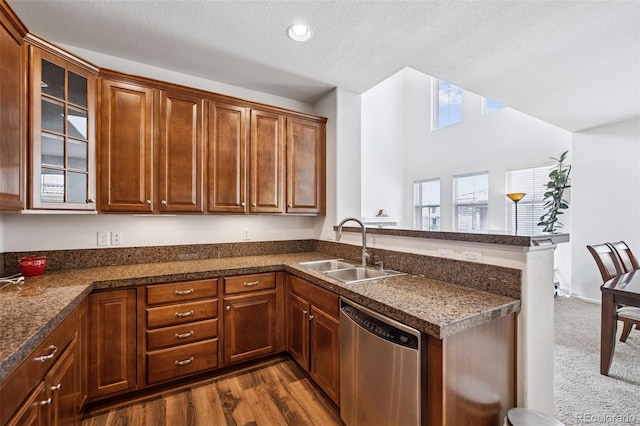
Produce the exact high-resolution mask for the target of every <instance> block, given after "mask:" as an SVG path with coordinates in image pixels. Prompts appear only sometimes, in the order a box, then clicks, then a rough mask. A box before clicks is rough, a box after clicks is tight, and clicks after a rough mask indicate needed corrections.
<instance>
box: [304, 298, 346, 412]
mask: <svg viewBox="0 0 640 426" xmlns="http://www.w3.org/2000/svg"><path fill="white" fill-rule="evenodd" d="M310 319H311V327H310V331H309V338H310V352H311V363H310V366H309V374H310V375H311V378H312V379H313V380H315V382H316V383H317V384H318V385H319V386H320V387H321V388H322V389H323V390H324V391H325V392H326V393H327V395H329V397H330V398H331V399H332V400H333V401H334V402H335V403H336V404H340V321H339V320H338V319H337V318H334V317H333V316H331V315H329V314H327V313H326V312H324V311H323V310H321V309H319V308H318V307H316V306H312V308H311V315H310Z"/></svg>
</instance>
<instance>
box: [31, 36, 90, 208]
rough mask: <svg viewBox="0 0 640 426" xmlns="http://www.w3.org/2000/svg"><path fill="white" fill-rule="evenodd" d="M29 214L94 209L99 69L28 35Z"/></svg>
mask: <svg viewBox="0 0 640 426" xmlns="http://www.w3.org/2000/svg"><path fill="white" fill-rule="evenodd" d="M27 41H28V43H29V45H30V47H29V52H30V61H29V63H30V75H29V81H30V118H31V120H30V123H31V134H30V136H31V138H30V139H31V140H30V147H31V150H30V153H31V159H30V160H31V176H30V185H29V186H30V190H31V191H30V192H31V193H30V205H29V207H30V208H32V209H56V210H95V209H96V205H95V110H96V108H95V105H96V97H95V94H96V79H97V73H98V70H97V68H95V67H93V66H92V65H91V64H88V63H86V62H84V61H82V60H81V59H78V58H76V57H73V56H72V55H70V54H68V53H67V52H65V51H63V50H61V49H59V48H57V47H55V46H53V45H51V44H49V43H47V42H46V41H43V40H40V39H38V38H36V37H33V36H31V35H29V36H28V37H27Z"/></svg>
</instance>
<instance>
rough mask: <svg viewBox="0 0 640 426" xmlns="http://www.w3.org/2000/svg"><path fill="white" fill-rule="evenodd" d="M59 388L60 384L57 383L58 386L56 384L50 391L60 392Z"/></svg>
mask: <svg viewBox="0 0 640 426" xmlns="http://www.w3.org/2000/svg"><path fill="white" fill-rule="evenodd" d="M60 388H62V383H58V384H57V385H55V386H51V390H52V391H59V390H60Z"/></svg>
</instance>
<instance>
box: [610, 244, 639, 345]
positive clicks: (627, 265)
mask: <svg viewBox="0 0 640 426" xmlns="http://www.w3.org/2000/svg"><path fill="white" fill-rule="evenodd" d="M607 245H608V246H609V247H611V248H612V249H613V250H614V251H615V252H616V254H617V255H618V259H620V266H622V269H623V271H624V272H631V271H635V270H636V269H640V265H639V264H638V260H637V259H636V257H635V256H634V255H633V252H632V251H631V249H630V248H629V246H628V245H627V243H625V242H624V241H618V242H617V243H607ZM618 319H619V320H620V321H622V322H623V324H624V326H623V328H622V335H621V336H620V341H621V342H626V341H627V337H629V333H631V329H632V328H633V325H634V324H635V326H636V330H640V308H636V307H633V306H627V307H621V308H619V309H618Z"/></svg>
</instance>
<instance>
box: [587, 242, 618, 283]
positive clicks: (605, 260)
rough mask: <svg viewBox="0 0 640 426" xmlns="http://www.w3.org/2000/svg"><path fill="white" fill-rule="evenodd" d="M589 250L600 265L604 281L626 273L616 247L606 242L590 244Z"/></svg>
mask: <svg viewBox="0 0 640 426" xmlns="http://www.w3.org/2000/svg"><path fill="white" fill-rule="evenodd" d="M587 250H589V253H591V255H592V256H593V259H594V260H595V261H596V264H597V265H598V269H599V270H600V275H602V282H603V283H604V282H606V281H609V280H610V279H612V278H615V277H617V276H618V275H620V274H623V273H624V271H623V269H622V266H621V265H620V260H619V259H618V255H617V254H616V252H615V251H614V249H613V248H612V247H610V246H608V245H607V244H606V243H604V244H596V245H593V246H589V245H588V246H587Z"/></svg>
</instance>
